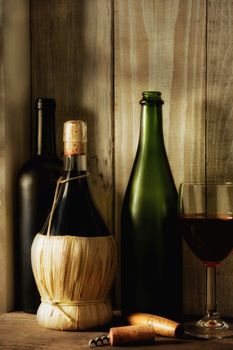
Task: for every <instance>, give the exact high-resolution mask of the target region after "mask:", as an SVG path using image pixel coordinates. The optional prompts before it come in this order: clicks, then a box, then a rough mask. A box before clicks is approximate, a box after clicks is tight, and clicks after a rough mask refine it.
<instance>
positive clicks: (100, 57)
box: [31, 0, 233, 316]
mask: <svg viewBox="0 0 233 350" xmlns="http://www.w3.org/2000/svg"><path fill="white" fill-rule="evenodd" d="M232 25H233V2H232V1H227V0H223V1H222V0H212V1H210V0H209V1H208V0H85V1H84V0H40V1H37V0H31V72H32V104H33V103H34V100H35V98H36V97H38V96H50V97H54V98H56V100H57V130H58V132H57V136H58V141H57V144H58V149H59V153H60V154H61V149H62V126H63V122H64V121H65V120H68V119H72V118H81V119H84V120H86V121H87V123H88V136H89V137H88V140H89V141H88V142H89V143H88V145H89V148H88V154H89V170H90V172H91V187H92V191H93V194H94V197H95V199H96V201H97V204H98V205H99V207H100V209H101V211H102V212H103V214H104V217H105V219H106V221H107V223H108V225H109V227H110V229H111V230H112V231H113V232H114V233H115V235H116V237H117V240H118V242H119V240H120V224H119V223H120V210H121V205H122V199H123V195H124V192H125V189H126V185H127V182H128V178H129V174H130V170H131V166H132V162H133V159H134V156H135V151H136V146H137V141H138V133H139V115H140V107H139V104H138V102H139V100H140V98H141V93H142V91H144V90H149V89H153V90H160V91H161V92H162V95H163V99H164V101H165V105H164V109H163V112H164V119H163V121H164V137H165V144H166V149H167V153H168V157H169V160H170V164H171V168H172V171H173V175H174V179H175V182H176V185H177V187H178V185H179V183H180V182H181V181H184V180H186V181H188V180H203V179H204V177H205V168H206V169H207V175H208V177H209V178H213V177H214V178H216V177H217V178H218V179H220V178H221V179H227V180H232V177H233V171H232V170H233V169H232V167H233V154H232V147H231V146H232V140H233V137H232V132H231V130H232V127H233V115H232V107H231V101H232V97H233V89H232V81H233V80H232V74H233V64H232V62H233V50H232V34H233V27H232ZM206 135H207V138H205V137H206ZM205 162H206V166H205ZM232 267H233V257H229V258H227V259H226V261H225V263H223V264H222V267H220V268H219V270H218V277H219V280H218V284H219V290H220V292H221V299H220V302H219V304H220V310H221V311H222V313H223V314H225V315H229V316H233V288H232V286H233V277H232V273H231V271H232ZM183 273H184V311H185V312H186V313H196V314H198V313H202V312H203V311H204V310H203V307H204V270H203V266H202V265H201V263H200V262H199V261H198V260H197V259H196V258H195V257H194V256H193V255H192V253H191V252H190V250H189V249H188V248H187V247H186V246H185V244H184V268H183ZM119 290H120V284H119V280H118V282H117V303H118V305H119V303H120V295H119Z"/></svg>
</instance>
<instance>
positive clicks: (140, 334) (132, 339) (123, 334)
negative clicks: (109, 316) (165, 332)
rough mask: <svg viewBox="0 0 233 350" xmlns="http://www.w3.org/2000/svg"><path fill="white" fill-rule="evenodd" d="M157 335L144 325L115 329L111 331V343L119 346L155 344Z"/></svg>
mask: <svg viewBox="0 0 233 350" xmlns="http://www.w3.org/2000/svg"><path fill="white" fill-rule="evenodd" d="M154 341H155V333H154V330H153V329H152V328H151V327H148V326H144V325H133V326H122V327H113V328H110V331H109V343H110V345H112V346H117V345H140V344H143V345H146V344H154Z"/></svg>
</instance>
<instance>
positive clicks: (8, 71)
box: [0, 0, 31, 312]
mask: <svg viewBox="0 0 233 350" xmlns="http://www.w3.org/2000/svg"><path fill="white" fill-rule="evenodd" d="M30 83H31V81H30V4H29V0H19V1H15V0H7V1H0V223H1V224H0V312H5V311H9V310H11V309H12V307H13V284H14V283H13V282H14V281H13V265H14V264H13V261H14V259H13V220H12V218H13V207H14V194H15V178H16V172H17V170H18V169H19V167H20V166H21V164H22V163H23V162H25V161H26V159H28V157H29V137H28V136H29V134H30Z"/></svg>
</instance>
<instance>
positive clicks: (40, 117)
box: [15, 98, 62, 313]
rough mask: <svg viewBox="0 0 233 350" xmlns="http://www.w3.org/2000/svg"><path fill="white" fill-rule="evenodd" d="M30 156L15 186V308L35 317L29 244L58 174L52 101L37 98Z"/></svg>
mask: <svg viewBox="0 0 233 350" xmlns="http://www.w3.org/2000/svg"><path fill="white" fill-rule="evenodd" d="M35 109H36V122H35V136H34V142H35V144H34V155H33V156H32V158H31V159H30V160H29V161H28V162H27V163H26V164H24V165H23V167H22V168H21V170H20V171H19V173H18V176H17V185H16V197H17V198H16V199H17V200H16V206H17V210H16V216H17V218H16V238H15V241H16V249H15V253H16V288H15V294H16V298H15V299H16V308H17V309H21V310H23V311H25V312H29V313H36V311H37V308H38V306H39V303H40V297H39V293H38V291H37V287H36V284H35V280H34V276H33V273H32V268H31V244H32V241H33V239H34V237H35V235H36V233H38V232H39V231H40V230H41V228H42V226H43V224H44V222H45V220H46V218H47V217H48V214H49V211H50V208H51V205H52V201H53V197H54V191H55V187H56V182H57V180H58V178H59V176H60V175H61V172H62V161H61V160H60V158H59V157H58V156H57V153H56V137H55V100H54V99H49V98H38V99H37V100H36V103H35Z"/></svg>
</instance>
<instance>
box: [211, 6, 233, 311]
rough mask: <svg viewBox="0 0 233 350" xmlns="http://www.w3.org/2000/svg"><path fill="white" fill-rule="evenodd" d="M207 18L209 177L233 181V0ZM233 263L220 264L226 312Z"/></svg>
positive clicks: (232, 295)
mask: <svg viewBox="0 0 233 350" xmlns="http://www.w3.org/2000/svg"><path fill="white" fill-rule="evenodd" d="M207 18H208V23H207V115H206V120H207V145H206V146H207V167H206V168H207V178H208V179H209V180H212V181H233V136H232V135H233V133H232V129H233V103H232V101H233V64H232V62H233V40H232V39H233V1H228V0H223V1H221V0H215V1H213V0H208V17H207ZM219 234H221V232H220V233H219ZM232 267H233V255H232V254H231V255H230V256H229V257H228V258H227V259H225V260H224V261H223V262H222V263H221V265H220V266H219V267H217V276H218V278H217V284H218V294H219V298H218V299H219V309H220V313H222V314H224V315H226V316H232V315H233V278H232Z"/></svg>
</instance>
